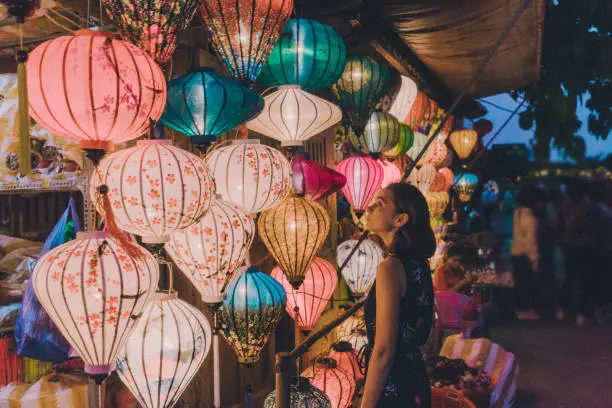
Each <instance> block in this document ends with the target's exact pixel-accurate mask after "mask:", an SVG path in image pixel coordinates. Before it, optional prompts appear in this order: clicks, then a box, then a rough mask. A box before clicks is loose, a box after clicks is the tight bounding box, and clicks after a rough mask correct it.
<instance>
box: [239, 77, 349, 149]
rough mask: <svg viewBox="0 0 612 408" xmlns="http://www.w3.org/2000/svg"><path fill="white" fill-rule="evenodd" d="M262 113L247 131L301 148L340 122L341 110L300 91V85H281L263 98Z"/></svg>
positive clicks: (249, 124) (250, 124)
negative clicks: (309, 140)
mask: <svg viewBox="0 0 612 408" xmlns="http://www.w3.org/2000/svg"><path fill="white" fill-rule="evenodd" d="M264 101H265V106H264V109H263V111H262V112H261V114H259V116H257V117H256V118H255V119H253V120H252V121H250V122H249V123H248V125H247V126H248V128H249V129H250V130H253V131H255V132H257V133H260V134H262V135H265V136H269V137H271V138H273V139H276V140H278V141H280V142H281V146H302V145H303V144H304V142H305V141H306V140H308V139H309V138H311V137H312V136H315V135H317V134H319V133H321V132H323V131H325V130H326V129H328V128H330V127H332V126H333V125H335V124H336V123H338V122H340V120H341V119H342V112H341V111H340V108H338V107H337V106H336V105H334V104H333V103H331V102H328V101H326V100H325V99H323V98H319V97H318V96H316V95H313V94H310V93H308V92H306V91H303V90H302V89H301V88H300V86H299V85H282V86H280V87H279V88H278V90H277V91H276V92H273V93H271V94H270V95H266V97H265V98H264Z"/></svg>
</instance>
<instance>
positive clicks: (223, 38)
mask: <svg viewBox="0 0 612 408" xmlns="http://www.w3.org/2000/svg"><path fill="white" fill-rule="evenodd" d="M292 11H293V0H204V1H202V3H201V5H200V12H201V14H202V19H203V20H204V23H206V27H208V31H209V32H210V35H211V40H212V43H213V46H214V48H215V51H216V52H217V55H218V56H219V58H220V59H221V61H223V64H224V65H225V67H226V68H227V70H228V71H229V72H230V73H231V75H232V76H233V77H234V78H237V79H240V80H242V81H244V82H246V83H249V84H250V83H252V82H253V81H255V79H256V78H257V76H258V75H259V72H260V71H261V69H262V68H263V64H264V63H265V62H266V60H267V59H268V56H269V55H270V52H271V51H272V48H274V44H276V41H278V39H279V37H280V32H281V31H282V30H283V28H284V27H285V24H287V20H289V17H290V16H291V12H292Z"/></svg>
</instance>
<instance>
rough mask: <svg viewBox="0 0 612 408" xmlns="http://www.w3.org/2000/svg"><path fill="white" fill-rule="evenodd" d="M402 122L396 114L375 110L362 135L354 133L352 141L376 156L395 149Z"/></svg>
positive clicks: (356, 145)
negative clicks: (400, 122) (396, 117)
mask: <svg viewBox="0 0 612 408" xmlns="http://www.w3.org/2000/svg"><path fill="white" fill-rule="evenodd" d="M399 133H400V124H399V122H398V121H397V119H395V116H393V115H390V114H388V113H384V112H378V111H374V112H372V115H370V119H369V120H368V122H367V123H366V125H365V128H364V130H363V132H362V134H361V135H357V134H354V135H353V137H352V140H351V142H352V143H353V145H354V146H355V147H358V148H360V149H362V150H363V151H365V152H367V153H370V154H371V155H373V156H374V157H375V158H376V157H378V156H380V155H381V154H382V153H385V152H387V151H389V150H391V149H393V148H394V147H395V146H396V145H397V143H398V141H399Z"/></svg>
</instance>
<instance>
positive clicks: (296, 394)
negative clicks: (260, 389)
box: [263, 377, 331, 408]
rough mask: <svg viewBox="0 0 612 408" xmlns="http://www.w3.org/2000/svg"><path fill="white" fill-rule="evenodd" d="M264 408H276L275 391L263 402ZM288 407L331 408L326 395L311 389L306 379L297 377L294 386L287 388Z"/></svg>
mask: <svg viewBox="0 0 612 408" xmlns="http://www.w3.org/2000/svg"><path fill="white" fill-rule="evenodd" d="M263 406H264V408H276V390H274V391H272V392H271V393H270V394H268V396H267V397H266V400H265V401H264V405H263ZM289 406H290V407H291V408H331V402H330V400H329V398H327V395H325V393H324V392H323V391H321V390H320V389H318V388H316V387H313V386H312V385H311V384H310V381H309V380H308V378H305V377H299V378H298V379H297V380H296V382H295V384H291V385H290V386H289Z"/></svg>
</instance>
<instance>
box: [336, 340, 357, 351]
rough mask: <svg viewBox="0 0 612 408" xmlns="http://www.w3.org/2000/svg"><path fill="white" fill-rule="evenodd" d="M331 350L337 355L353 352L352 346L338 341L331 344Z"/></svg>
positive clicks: (346, 342)
mask: <svg viewBox="0 0 612 408" xmlns="http://www.w3.org/2000/svg"><path fill="white" fill-rule="evenodd" d="M332 349H334V351H335V352H338V353H348V352H351V351H353V345H352V344H351V343H349V342H348V341H338V342H336V343H334V344H332Z"/></svg>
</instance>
